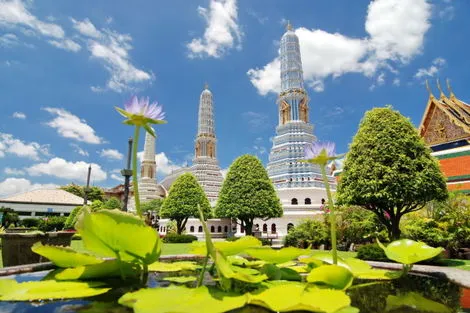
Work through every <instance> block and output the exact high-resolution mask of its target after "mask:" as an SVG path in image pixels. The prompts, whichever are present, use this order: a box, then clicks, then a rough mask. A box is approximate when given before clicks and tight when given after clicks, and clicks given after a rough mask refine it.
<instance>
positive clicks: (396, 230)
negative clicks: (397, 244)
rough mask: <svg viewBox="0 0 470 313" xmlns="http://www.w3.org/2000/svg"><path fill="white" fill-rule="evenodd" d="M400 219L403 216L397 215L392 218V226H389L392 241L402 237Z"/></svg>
mask: <svg viewBox="0 0 470 313" xmlns="http://www.w3.org/2000/svg"><path fill="white" fill-rule="evenodd" d="M400 219H401V216H395V217H391V218H390V227H387V229H388V236H389V239H390V241H394V240H398V239H400V235H401V230H400Z"/></svg>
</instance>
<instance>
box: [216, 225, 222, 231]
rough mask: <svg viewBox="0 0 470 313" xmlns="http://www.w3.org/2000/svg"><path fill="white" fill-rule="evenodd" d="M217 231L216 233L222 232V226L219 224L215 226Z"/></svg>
mask: <svg viewBox="0 0 470 313" xmlns="http://www.w3.org/2000/svg"><path fill="white" fill-rule="evenodd" d="M217 232H218V233H221V232H222V226H220V225H219V226H217Z"/></svg>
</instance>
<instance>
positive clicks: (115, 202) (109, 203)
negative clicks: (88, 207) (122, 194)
mask: <svg viewBox="0 0 470 313" xmlns="http://www.w3.org/2000/svg"><path fill="white" fill-rule="evenodd" d="M121 207H122V203H121V201H120V200H119V199H118V198H116V197H111V198H109V199H108V200H106V202H105V203H104V204H103V209H108V210H113V209H118V210H120V209H121Z"/></svg>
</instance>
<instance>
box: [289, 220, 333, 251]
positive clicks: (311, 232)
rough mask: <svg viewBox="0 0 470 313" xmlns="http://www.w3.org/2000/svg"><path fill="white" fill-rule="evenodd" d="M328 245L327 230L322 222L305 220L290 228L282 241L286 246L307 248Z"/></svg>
mask: <svg viewBox="0 0 470 313" xmlns="http://www.w3.org/2000/svg"><path fill="white" fill-rule="evenodd" d="M327 243H328V228H327V227H326V225H325V224H324V223H323V222H320V221H316V220H311V219H307V220H304V221H302V222H301V223H300V224H299V225H297V226H295V227H293V228H291V229H290V230H289V233H288V234H287V236H286V237H285V239H284V244H285V245H286V246H293V247H299V248H307V247H308V246H319V245H321V244H327Z"/></svg>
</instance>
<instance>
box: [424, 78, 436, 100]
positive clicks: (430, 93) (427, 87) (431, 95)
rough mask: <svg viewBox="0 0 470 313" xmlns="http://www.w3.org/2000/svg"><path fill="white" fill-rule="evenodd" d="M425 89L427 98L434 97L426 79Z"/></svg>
mask: <svg viewBox="0 0 470 313" xmlns="http://www.w3.org/2000/svg"><path fill="white" fill-rule="evenodd" d="M426 89H427V90H428V92H429V98H434V95H433V94H432V90H431V88H429V82H428V80H427V79H426Z"/></svg>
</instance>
